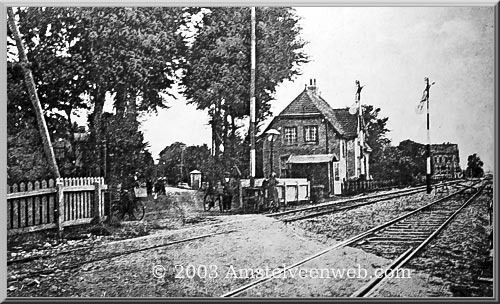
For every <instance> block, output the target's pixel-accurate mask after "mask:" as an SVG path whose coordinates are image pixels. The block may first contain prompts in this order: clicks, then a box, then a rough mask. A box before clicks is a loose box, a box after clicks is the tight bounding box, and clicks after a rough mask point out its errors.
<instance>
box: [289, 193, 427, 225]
mask: <svg viewBox="0 0 500 304" xmlns="http://www.w3.org/2000/svg"><path fill="white" fill-rule="evenodd" d="M425 191H426V190H425V189H423V190H413V191H409V192H406V193H403V194H397V195H394V196H387V197H384V198H382V199H378V200H374V201H369V202H364V203H361V204H356V205H351V206H345V207H340V208H337V209H330V210H325V211H319V212H313V213H309V214H305V215H299V216H295V217H290V218H285V219H283V220H282V221H283V222H285V223H289V222H295V221H299V220H304V219H308V218H311V217H317V216H320V215H325V214H331V213H337V212H340V211H346V210H350V209H355V208H358V207H362V206H366V205H371V204H375V203H379V202H383V201H387V200H391V199H394V198H398V197H402V196H407V195H412V194H417V193H420V192H425Z"/></svg>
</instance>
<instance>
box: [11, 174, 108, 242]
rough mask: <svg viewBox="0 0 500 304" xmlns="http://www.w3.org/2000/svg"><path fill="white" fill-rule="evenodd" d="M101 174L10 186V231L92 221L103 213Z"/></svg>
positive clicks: (32, 229) (65, 225) (12, 232)
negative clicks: (99, 175)
mask: <svg viewBox="0 0 500 304" xmlns="http://www.w3.org/2000/svg"><path fill="white" fill-rule="evenodd" d="M106 189H107V186H106V185H105V184H104V178H102V177H78V178H59V179H56V180H54V179H49V180H42V181H35V182H28V183H24V182H22V183H19V184H13V185H9V186H8V190H7V191H8V193H7V212H8V213H7V233H8V235H13V234H20V233H27V232H32V231H39V230H45V229H53V228H58V229H63V228H64V227H67V226H72V225H79V224H85V223H89V222H90V221H91V220H92V219H93V218H95V217H103V216H104V190H106Z"/></svg>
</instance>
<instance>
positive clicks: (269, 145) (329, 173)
mask: <svg viewBox="0 0 500 304" xmlns="http://www.w3.org/2000/svg"><path fill="white" fill-rule="evenodd" d="M364 126H365V124H364V122H363V121H362V119H361V126H360V127H359V130H358V115H357V114H355V115H352V114H350V113H349V108H341V109H334V108H332V107H331V106H330V105H329V104H328V102H326V101H325V100H324V99H323V98H322V97H321V96H320V95H319V94H318V88H317V87H316V80H314V81H313V80H311V81H310V85H309V86H306V87H305V89H304V91H302V92H301V93H300V94H299V95H298V96H297V97H296V98H295V99H294V100H293V101H292V102H291V103H290V104H289V105H288V106H287V107H286V108H285V109H284V110H283V111H281V113H280V114H279V115H278V116H276V117H274V118H273V120H272V121H271V123H270V124H269V126H268V127H267V128H266V129H265V130H264V132H263V133H262V135H261V136H260V141H261V143H262V145H263V146H262V161H263V171H264V172H263V173H264V176H265V177H268V176H269V174H270V173H271V172H276V174H277V176H278V177H279V178H308V179H309V180H310V181H311V182H312V183H311V184H322V185H324V187H325V188H324V191H325V192H326V193H330V194H341V191H342V190H341V189H342V186H341V185H342V182H343V181H345V180H348V179H356V178H359V179H365V178H366V177H369V176H370V166H369V157H370V152H371V148H370V147H369V146H368V145H366V143H365V140H364V137H365V131H364V130H363V129H364ZM270 130H274V133H275V134H277V132H275V131H278V132H279V135H277V136H276V138H275V139H274V141H272V140H273V139H272V137H271V136H270V135H269V134H270V133H269V131H270Z"/></svg>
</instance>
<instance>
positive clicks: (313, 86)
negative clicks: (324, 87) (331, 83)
mask: <svg viewBox="0 0 500 304" xmlns="http://www.w3.org/2000/svg"><path fill="white" fill-rule="evenodd" d="M307 91H308V92H309V93H311V94H313V95H315V96H316V95H318V87H317V86H316V78H314V79H312V78H311V79H309V86H308V87H307Z"/></svg>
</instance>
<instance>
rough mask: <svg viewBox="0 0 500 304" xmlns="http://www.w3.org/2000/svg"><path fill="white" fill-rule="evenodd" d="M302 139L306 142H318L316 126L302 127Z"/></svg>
mask: <svg viewBox="0 0 500 304" xmlns="http://www.w3.org/2000/svg"><path fill="white" fill-rule="evenodd" d="M304 141H305V142H306V143H318V126H305V127H304Z"/></svg>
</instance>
